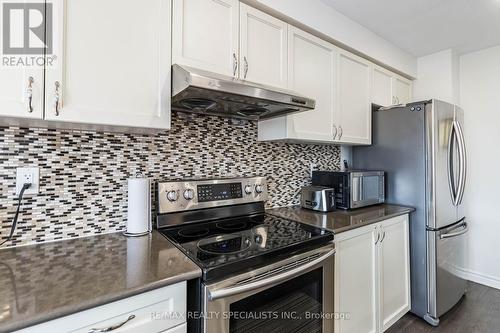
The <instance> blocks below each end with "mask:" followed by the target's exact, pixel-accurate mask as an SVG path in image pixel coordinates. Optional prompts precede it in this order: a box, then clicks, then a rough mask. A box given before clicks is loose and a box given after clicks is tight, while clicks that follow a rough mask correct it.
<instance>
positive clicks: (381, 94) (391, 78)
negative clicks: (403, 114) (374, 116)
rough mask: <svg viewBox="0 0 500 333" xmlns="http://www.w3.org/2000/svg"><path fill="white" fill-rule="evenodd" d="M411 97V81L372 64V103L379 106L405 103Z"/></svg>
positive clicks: (409, 100)
mask: <svg viewBox="0 0 500 333" xmlns="http://www.w3.org/2000/svg"><path fill="white" fill-rule="evenodd" d="M411 99H412V82H411V81H410V80H408V79H405V78H404V77H402V76H400V75H397V74H395V73H392V72H390V71H388V70H386V69H384V68H382V67H380V66H377V65H374V66H373V87H372V103H373V104H376V105H380V106H390V105H396V104H406V103H409V102H411Z"/></svg>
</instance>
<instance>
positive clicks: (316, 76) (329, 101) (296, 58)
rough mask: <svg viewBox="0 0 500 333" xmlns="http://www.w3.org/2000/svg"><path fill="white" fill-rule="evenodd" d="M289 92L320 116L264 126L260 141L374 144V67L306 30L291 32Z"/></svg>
mask: <svg viewBox="0 0 500 333" xmlns="http://www.w3.org/2000/svg"><path fill="white" fill-rule="evenodd" d="M288 30H289V33H288V88H289V89H291V90H293V91H295V92H297V93H298V94H301V95H304V96H307V97H309V98H313V99H314V100H315V101H316V107H315V109H314V110H311V111H305V112H300V113H296V114H292V115H289V116H286V117H281V118H277V119H270V120H265V121H261V122H259V140H261V141H268V140H288V141H297V142H318V143H339V144H370V143H371V94H372V92H371V87H372V82H371V77H372V74H371V70H372V69H371V67H372V65H371V63H370V62H369V61H367V60H365V59H363V58H361V57H358V56H356V55H354V54H352V53H349V52H347V51H344V50H341V49H339V48H337V47H335V46H334V45H333V44H330V43H328V42H326V41H324V40H322V39H320V38H318V37H316V36H313V35H311V34H308V33H306V32H304V31H302V30H300V29H297V28H294V27H292V26H289V28H288Z"/></svg>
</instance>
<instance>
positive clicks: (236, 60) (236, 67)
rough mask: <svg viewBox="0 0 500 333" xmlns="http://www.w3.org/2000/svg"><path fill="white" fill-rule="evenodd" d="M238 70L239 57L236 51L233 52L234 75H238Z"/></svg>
mask: <svg viewBox="0 0 500 333" xmlns="http://www.w3.org/2000/svg"><path fill="white" fill-rule="evenodd" d="M237 70H238V59H236V53H233V77H236V71H237Z"/></svg>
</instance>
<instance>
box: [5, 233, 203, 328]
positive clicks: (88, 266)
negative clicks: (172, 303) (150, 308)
mask: <svg viewBox="0 0 500 333" xmlns="http://www.w3.org/2000/svg"><path fill="white" fill-rule="evenodd" d="M199 276H201V270H200V268H199V267H198V266H197V265H195V264H194V263H193V262H192V261H191V260H189V259H188V258H187V257H186V256H185V255H184V254H183V253H182V252H181V251H179V250H178V249H177V248H176V247H175V246H174V245H173V244H172V243H170V242H169V241H168V240H167V239H166V238H164V237H163V236H162V235H161V234H159V233H158V232H157V231H154V232H153V233H152V234H150V235H146V236H142V237H137V238H127V237H125V236H123V235H122V234H121V233H113V234H105V235H99V236H92V237H86V238H78V239H72V240H66V241H59V242H53V243H45V244H39V245H30V246H23V247H17V248H9V249H3V250H0V332H10V331H13V330H17V329H21V328H24V327H27V326H32V325H35V324H38V323H41V322H44V321H48V320H51V319H55V318H58V317H62V316H65V315H68V314H72V313H75V312H78V311H82V310H85V309H89V308H92V307H96V306H99V305H102V304H105V303H109V302H112V301H116V300H119V299H122V298H125V297H129V296H132V295H135V294H139V293H142V292H146V291H149V290H152V289H156V288H160V287H163V286H166V285H169V284H173V283H176V282H180V281H184V280H190V279H193V278H197V277H199Z"/></svg>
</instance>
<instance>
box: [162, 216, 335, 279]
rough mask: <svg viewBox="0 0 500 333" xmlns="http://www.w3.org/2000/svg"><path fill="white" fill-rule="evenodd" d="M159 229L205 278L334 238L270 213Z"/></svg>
mask: <svg viewBox="0 0 500 333" xmlns="http://www.w3.org/2000/svg"><path fill="white" fill-rule="evenodd" d="M159 231H160V232H161V233H162V234H164V235H165V236H167V237H168V238H169V239H170V240H171V241H173V242H174V243H175V244H176V245H177V246H178V247H179V248H180V249H181V250H182V251H183V252H184V253H186V254H187V255H188V256H189V257H190V258H191V259H192V260H193V261H194V262H196V263H197V264H198V265H199V266H200V267H201V269H202V270H203V279H204V280H213V279H218V278H223V277H227V276H230V275H232V274H235V273H242V272H245V271H247V270H251V269H254V268H256V267H260V266H263V265H267V264H269V263H271V262H273V261H277V260H281V259H284V258H288V257H290V256H291V255H293V254H294V253H295V252H298V251H303V250H304V249H307V248H308V247H312V246H319V245H322V244H326V243H328V242H330V241H331V240H333V234H332V233H331V232H330V231H327V230H324V229H321V228H317V227H313V226H310V225H307V224H303V223H299V222H295V221H291V220H287V219H284V218H281V217H277V216H273V215H269V214H259V215H253V216H244V217H238V218H230V219H224V220H217V221H214V222H202V223H197V224H193V225H184V226H180V227H173V228H168V229H160V230H159Z"/></svg>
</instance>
